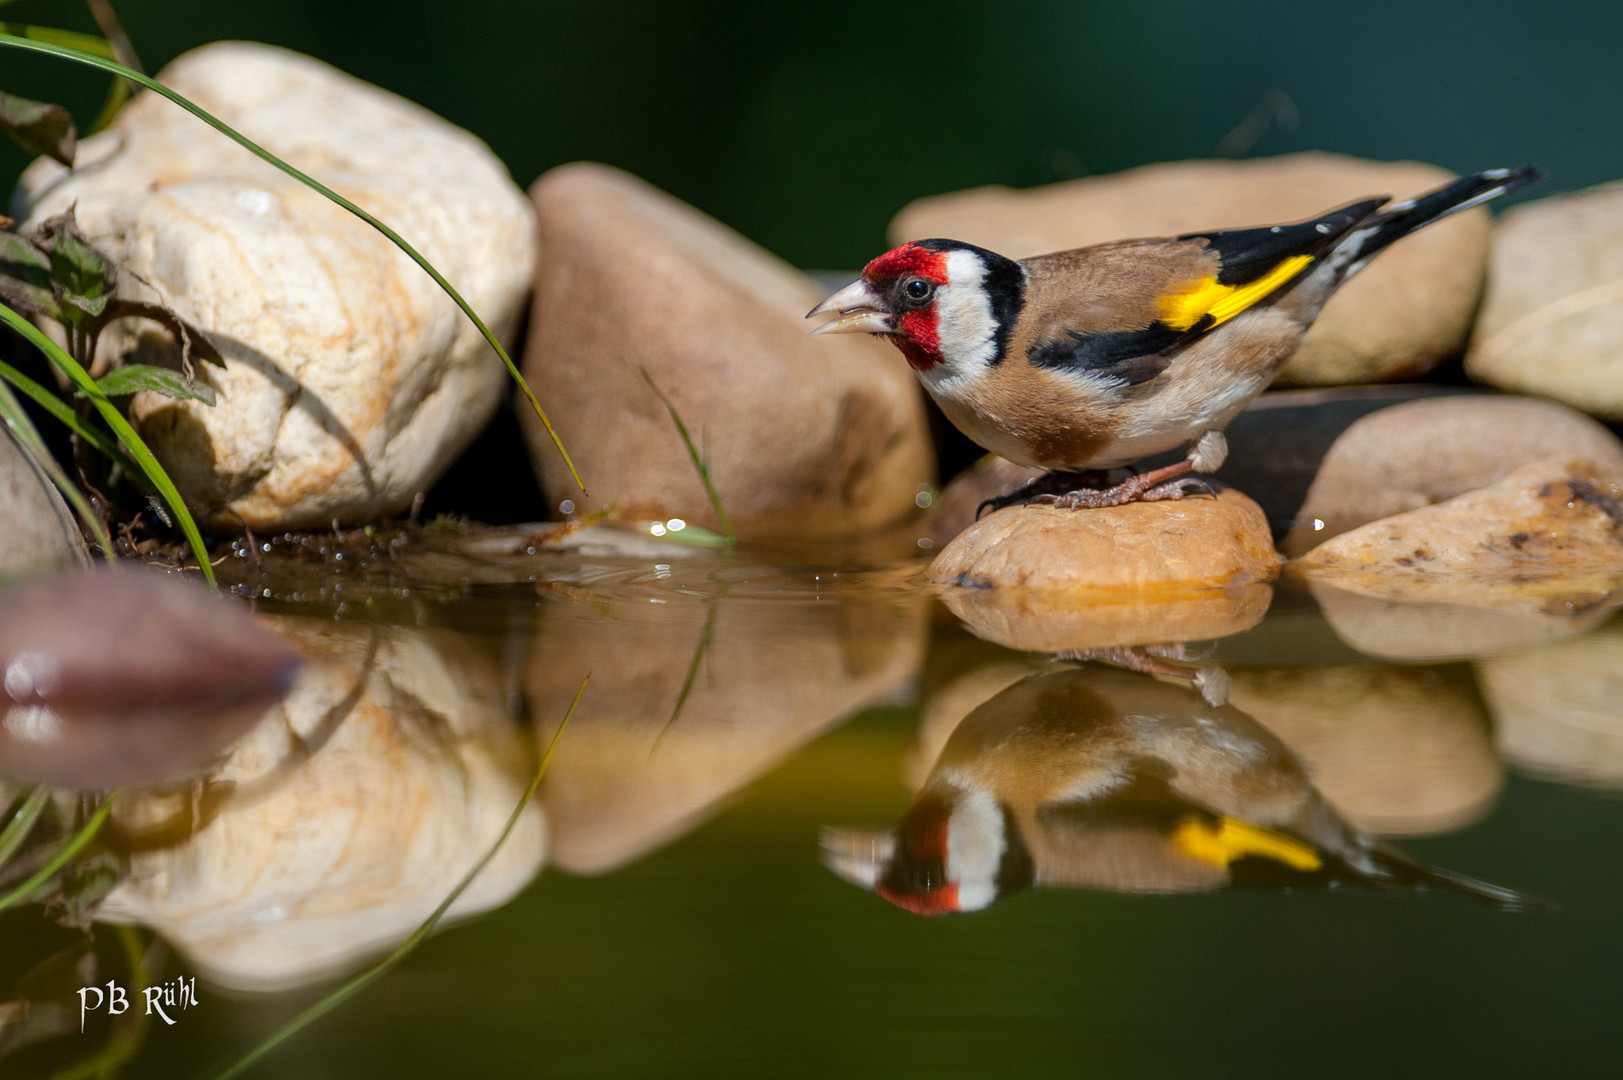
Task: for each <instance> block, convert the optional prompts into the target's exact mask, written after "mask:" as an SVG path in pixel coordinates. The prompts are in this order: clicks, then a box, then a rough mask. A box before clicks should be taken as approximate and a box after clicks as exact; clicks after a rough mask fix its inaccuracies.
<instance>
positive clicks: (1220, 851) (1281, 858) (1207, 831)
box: [1172, 814, 1324, 870]
mask: <svg viewBox="0 0 1623 1080" xmlns="http://www.w3.org/2000/svg"><path fill="white" fill-rule="evenodd" d="M1172 843H1173V846H1174V847H1176V848H1177V849H1178V850H1179V851H1181V852H1183V853H1184V854H1185V855H1188V856H1189V857H1190V858H1192V859H1199V860H1200V861H1201V862H1208V863H1211V864H1212V865H1213V866H1227V865H1228V864H1229V863H1231V862H1233V861H1235V860H1236V859H1243V858H1245V857H1246V856H1247V855H1260V856H1262V857H1263V858H1264V859H1272V860H1274V861H1275V862H1282V863H1284V864H1285V865H1286V866H1289V867H1291V868H1293V869H1296V870H1317V869H1318V868H1319V867H1320V866H1323V865H1324V862H1323V860H1322V859H1320V858H1319V855H1318V852H1316V851H1314V850H1313V847H1312V845H1310V844H1305V843H1303V842H1302V841H1300V840H1298V839H1296V838H1295V837H1293V836H1287V835H1285V834H1284V833H1282V832H1275V831H1274V830H1273V829H1263V828H1258V827H1257V826H1255V825H1247V824H1246V823H1245V822H1243V821H1236V820H1235V819H1233V818H1227V817H1226V818H1219V819H1218V821H1217V824H1216V825H1215V826H1214V825H1210V824H1208V823H1206V822H1205V821H1203V820H1202V819H1200V818H1198V817H1196V816H1194V815H1193V814H1191V815H1190V816H1189V817H1186V818H1184V819H1183V822H1182V823H1181V824H1179V826H1178V830H1177V832H1174V833H1173V834H1172Z"/></svg>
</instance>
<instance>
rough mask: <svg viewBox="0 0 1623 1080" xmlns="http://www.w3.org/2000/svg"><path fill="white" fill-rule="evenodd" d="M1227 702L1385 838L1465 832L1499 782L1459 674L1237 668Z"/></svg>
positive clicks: (1473, 700)
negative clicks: (1297, 758) (1294, 755)
mask: <svg viewBox="0 0 1623 1080" xmlns="http://www.w3.org/2000/svg"><path fill="white" fill-rule="evenodd" d="M1228 672H1229V677H1230V679H1231V680H1232V685H1231V687H1230V690H1229V704H1231V705H1233V706H1234V707H1236V708H1238V709H1239V710H1240V711H1242V712H1245V713H1248V714H1250V715H1251V717H1252V718H1253V719H1255V720H1256V721H1257V722H1258V723H1260V724H1261V725H1262V726H1263V727H1265V728H1267V729H1268V730H1269V731H1271V732H1273V733H1274V734H1275V735H1277V736H1278V737H1279V739H1280V740H1281V741H1282V742H1284V743H1285V745H1286V746H1288V747H1290V748H1291V749H1292V750H1294V751H1295V752H1296V753H1297V754H1298V755H1300V756H1301V758H1302V759H1303V760H1304V761H1305V762H1307V765H1308V770H1309V773H1310V775H1312V777H1313V782H1314V786H1315V787H1317V788H1318V789H1319V792H1320V793H1321V794H1323V795H1324V797H1325V798H1326V799H1328V800H1329V801H1330V803H1331V804H1332V805H1334V806H1335V808H1336V809H1337V810H1338V811H1339V812H1340V813H1341V815H1342V816H1343V817H1344V818H1346V820H1347V821H1348V822H1350V823H1351V824H1352V825H1354V826H1355V827H1357V828H1359V829H1364V830H1366V831H1368V832H1373V833H1380V834H1383V835H1388V836H1392V835H1400V834H1401V835H1423V834H1427V833H1438V832H1446V831H1449V830H1451V829H1458V828H1463V827H1464V826H1466V825H1469V824H1470V823H1471V822H1473V821H1476V820H1478V819H1479V818H1481V817H1482V816H1483V814H1485V813H1486V812H1487V810H1488V807H1489V806H1490V805H1491V804H1492V802H1493V800H1494V798H1495V796H1496V795H1497V794H1498V791H1499V786H1500V783H1501V770H1500V767H1499V759H1498V757H1497V756H1496V755H1495V754H1494V750H1493V743H1492V738H1491V736H1490V733H1489V728H1488V719H1487V717H1486V716H1485V715H1484V714H1483V712H1482V705H1481V703H1480V702H1479V700H1478V699H1477V694H1476V688H1475V686H1474V685H1473V684H1472V681H1471V679H1470V676H1469V675H1468V674H1467V673H1465V672H1463V670H1462V669H1460V668H1413V667H1396V666H1385V665H1376V664H1334V665H1313V666H1302V667H1278V668H1275V667H1230V668H1229V669H1228Z"/></svg>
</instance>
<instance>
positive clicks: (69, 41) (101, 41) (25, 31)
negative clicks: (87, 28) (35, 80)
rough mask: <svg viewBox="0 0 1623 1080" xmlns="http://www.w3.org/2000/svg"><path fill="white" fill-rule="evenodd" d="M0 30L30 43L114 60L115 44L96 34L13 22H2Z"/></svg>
mask: <svg viewBox="0 0 1623 1080" xmlns="http://www.w3.org/2000/svg"><path fill="white" fill-rule="evenodd" d="M0 30H3V31H5V32H6V33H8V34H11V35H13V36H15V37H20V38H27V39H28V40H29V41H40V42H44V43H46V44H48V45H60V46H62V47H63V48H64V49H73V50H75V51H77V52H82V53H88V54H89V55H91V56H100V57H104V58H106V59H108V60H111V59H112V58H113V43H112V42H110V41H108V40H107V39H106V38H102V37H97V36H96V35H95V34H81V33H79V32H78V31H77V30H58V29H57V28H56V27H54V26H29V25H27V24H24V23H13V22H0Z"/></svg>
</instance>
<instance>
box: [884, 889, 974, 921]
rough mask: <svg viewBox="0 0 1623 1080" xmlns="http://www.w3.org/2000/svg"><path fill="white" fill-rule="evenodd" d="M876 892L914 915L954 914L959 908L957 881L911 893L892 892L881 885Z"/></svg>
mask: <svg viewBox="0 0 1623 1080" xmlns="http://www.w3.org/2000/svg"><path fill="white" fill-rule="evenodd" d="M877 891H878V893H879V895H880V896H883V897H884V898H885V899H886V900H889V901H890V902H891V903H893V904H895V905H896V906H897V907H899V908H901V909H902V910H903V911H911V912H912V913H913V914H915V915H956V914H958V913H959V911H960V910H961V909H960V908H959V906H958V883H957V882H956V881H952V882H948V883H947V884H945V885H942V886H940V887H938V888H934V889H931V890H929V891H928V892H923V893H914V894H912V895H908V894H904V893H899V892H893V891H892V890H890V889H887V888H885V886H883V885H881V886H879V888H878V890H877Z"/></svg>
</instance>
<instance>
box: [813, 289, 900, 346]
mask: <svg viewBox="0 0 1623 1080" xmlns="http://www.w3.org/2000/svg"><path fill="white" fill-rule="evenodd" d="M831 311H837V312H839V313H840V317H839V318H837V319H833V320H830V321H829V322H826V323H824V324H823V325H822V326H819V327H818V328H817V329H815V330H813V331H812V333H813V334H891V333H895V331H896V326H895V322H894V319H893V317H892V315H891V311H890V308H889V307H887V306H886V305H885V299H884V297H882V296H880V295H879V293H877V292H876V291H874V288H873V286H872V285H869V284H868V282H867V281H866V280H864V279H863V278H857V280H855V281H853V282H852V283H851V284H849V285H847V286H846V287H845V288H843V289H841V290H840V291H839V292H837V293H835V294H834V295H833V296H831V297H829V298H828V299H827V300H824V301H823V302H822V303H821V304H818V305H817V306H816V307H814V308H812V309H811V310H810V311H808V312H807V313H806V318H808V319H810V318H814V317H816V316H818V315H827V314H828V313H829V312H831Z"/></svg>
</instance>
